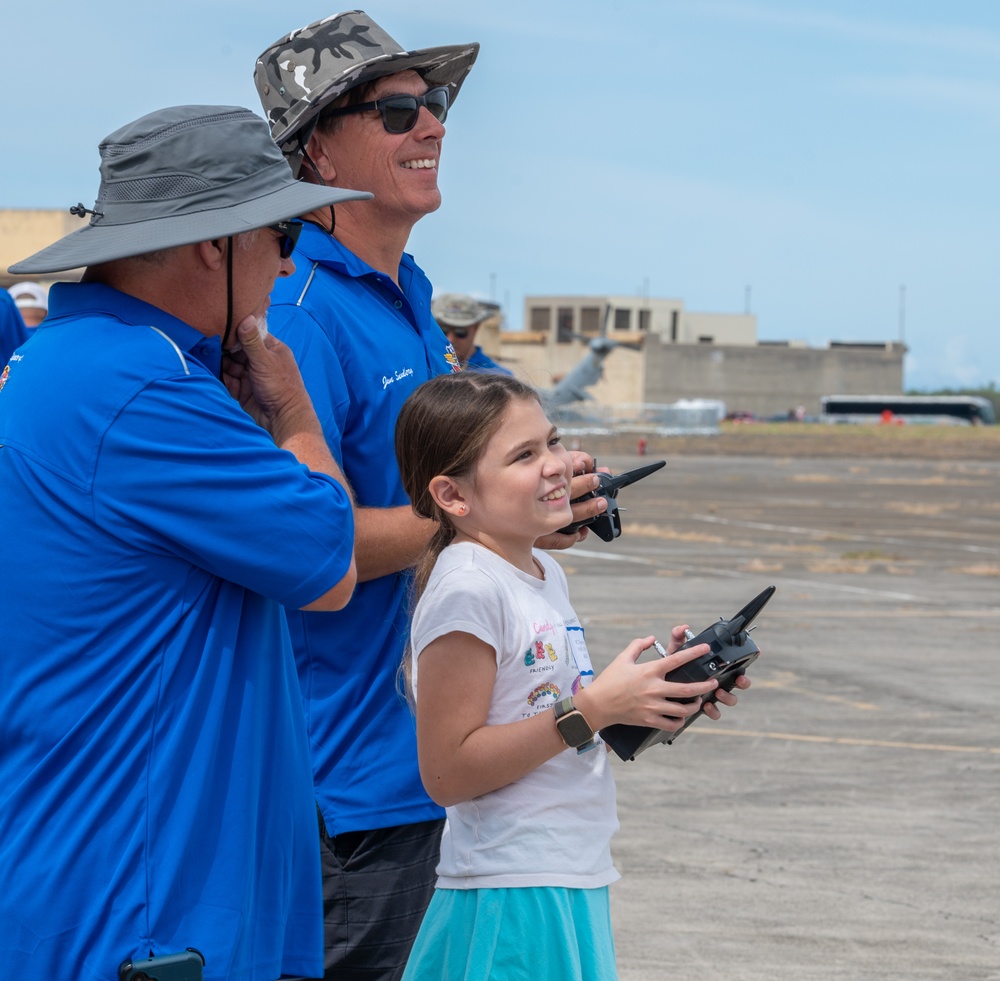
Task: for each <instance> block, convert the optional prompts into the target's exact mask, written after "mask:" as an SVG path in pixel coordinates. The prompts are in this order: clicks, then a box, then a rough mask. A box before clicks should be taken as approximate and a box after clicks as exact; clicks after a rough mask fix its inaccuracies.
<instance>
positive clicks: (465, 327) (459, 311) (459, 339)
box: [431, 293, 511, 375]
mask: <svg viewBox="0 0 1000 981" xmlns="http://www.w3.org/2000/svg"><path fill="white" fill-rule="evenodd" d="M431 313H432V314H434V319H435V320H436V321H437V322H438V326H439V327H440V328H441V330H442V331H444V334H445V336H446V337H447V338H448V340H449V341H451V346H452V347H453V348H454V349H455V354H456V355H457V356H458V360H459V363H460V364H461V365H462V367H463V368H466V369H468V370H469V371H499V372H502V373H503V374H505V375H509V374H511V372H510V371H508V370H507V369H506V368H504V367H502V366H501V365H498V364H497V363H496V361H494V360H493V359H492V358H491V357H490V356H489V355H488V354H484V353H483V349H482V348H481V347H480V346H479V345H478V344H477V343H476V333H477V331H478V330H479V325H480V324H482V323H483V321H485V320H488V319H489V318H490V317H491V316H492V313H491V311H490V310H489V308H488V307H484V306H483V305H482V304H481V303H480V302H479V301H478V300H475V299H473V298H472V297H471V296H465V295H464V294H462V293H443V294H442V295H441V296H438V297H436V298H435V299H434V300H433V302H432V303H431Z"/></svg>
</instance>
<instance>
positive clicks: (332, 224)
mask: <svg viewBox="0 0 1000 981" xmlns="http://www.w3.org/2000/svg"><path fill="white" fill-rule="evenodd" d="M302 162H303V163H306V164H309V169H310V170H311V171H312V172H313V173H314V174H315V175H316V180H318V181H319V182H320V184H322V185H323V187H329V186H330V185H329V184H327V182H326V178H324V177H323V175H322V174H321V173H320V172H319V168H317V166H316V164H314V163H313V159H312V157H310V156H309V154H308V153H306V151H305V150H304V149H303V151H302ZM304 221H308V222H309V224H310V225H315V226H316V227H317V228H323V226H322V225H321V224H320V223H319V222H318V221H312V220H310V219H309V218H306V219H304ZM336 227H337V214H336V212H335V211H334V210H333V205H332V204H331V205H330V227H329V229H326V228H323V231H324V232H329V235H330V237H331V238H335V237H336V236H334V234H333V232H334V229H335V228H336Z"/></svg>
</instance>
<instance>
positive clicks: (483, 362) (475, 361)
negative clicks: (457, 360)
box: [465, 344, 513, 375]
mask: <svg viewBox="0 0 1000 981" xmlns="http://www.w3.org/2000/svg"><path fill="white" fill-rule="evenodd" d="M465 367H466V369H467V370H468V371H495V372H496V373H497V374H500V375H513V372H512V371H510V370H509V369H507V368H505V367H504V366H503V365H502V364H497V363H496V361H494V360H493V359H492V358H491V357H490V356H489V355H488V354H485V353H484V352H483V349H482V348H481V347H480V346H479V345H478V344H477V345H476V347H475V349H474V350H473V352H472V354H471V356H470V357H469V360H468V361H466V362H465Z"/></svg>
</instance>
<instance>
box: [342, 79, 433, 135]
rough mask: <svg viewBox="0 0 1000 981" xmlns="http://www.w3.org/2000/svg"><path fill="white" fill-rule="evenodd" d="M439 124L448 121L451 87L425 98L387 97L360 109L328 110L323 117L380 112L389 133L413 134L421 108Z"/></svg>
mask: <svg viewBox="0 0 1000 981" xmlns="http://www.w3.org/2000/svg"><path fill="white" fill-rule="evenodd" d="M421 106H424V107H426V109H427V111H428V112H429V113H430V114H431V115H432V116H433V117H434V118H435V119H436V120H437V121H438V122H439V123H443V122H444V121H445V120H446V119H447V118H448V86H447V85H439V86H438V87H437V88H434V89H428V90H427V92H426V93H424V95H387V96H386V97H385V98H384V99H376V100H375V101H374V102H362V103H361V104H360V105H357V106H344V107H343V108H341V109H328V110H327V111H326V112H325V113H324V114H323V115H324V116H325V117H330V116H346V115H347V114H348V113H352V112H370V111H372V110H374V109H377V110H378V111H379V112H380V113H381V114H382V126H383V127H384V128H385V131H386V132H387V133H409V131H410V130H411V129H413V127H414V126H416V125H417V117H418V116H419V115H420V107H421Z"/></svg>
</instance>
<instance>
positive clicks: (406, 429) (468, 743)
mask: <svg viewBox="0 0 1000 981" xmlns="http://www.w3.org/2000/svg"><path fill="white" fill-rule="evenodd" d="M396 455H397V457H398V459H399V465H400V470H401V472H402V475H403V483H404V486H405V488H406V491H407V493H408V494H409V496H410V500H411V502H412V505H413V509H414V511H416V513H417V514H418V515H421V516H422V517H425V518H432V519H434V520H436V521H437V522H438V524H439V527H438V530H437V532H436V534H435V536H434V538H433V539H432V540H431V542H430V544H429V545H428V548H427V551H426V553H425V555H424V558H423V560H422V563H421V565H420V567H419V568H418V570H417V577H416V592H417V596H418V602H417V606H416V610H415V613H414V617H413V627H412V634H411V648H412V656H411V661H410V665H409V666H410V671H411V677H410V681H411V686H412V692H413V696H414V699H415V702H416V715H417V743H418V752H419V759H420V772H421V777H422V779H423V782H424V785H425V787H426V788H427V792H428V793H429V794H430V796H431V797H432V798H433V799H434V800H436V801H437V802H438V803H439V804H441V805H443V806H444V807H446V808H447V814H448V820H447V824H446V827H445V832H444V837H443V839H442V843H441V861H440V864H439V865H438V882H437V887H436V889H435V893H434V897H433V899H432V900H431V904H430V907H429V908H428V911H427V915H426V917H425V918H424V921H423V925H422V926H421V929H420V933H419V935H418V937H417V940H416V943H415V945H414V947H413V951H412V953H411V955H410V960H409V963H408V965H407V968H406V973H405V974H404V981H406V979H414V981H417V979H419V981H426V979H428V978H434V979H435V981H437V979H442V981H450V979H462V981H474V979H475V981H479V979H486V978H490V979H513V978H518V979H522V978H523V979H527V978H529V977H532V978H536V977H537V978H545V979H546V981H563V979H565V981H571V979H572V981H581V979H587V981H608V979H613V978H615V977H616V976H617V975H616V970H615V956H614V942H613V939H612V933H611V921H610V915H609V908H608V889H607V887H608V884H609V883H611V882H613V881H614V880H616V879H617V878H618V873H617V872H616V871H615V869H614V867H613V865H612V863H611V848H610V843H611V836H612V835H613V834H614V832H615V831H616V830H617V828H618V819H617V817H616V813H615V787H614V780H613V777H612V774H611V769H610V767H609V764H608V758H607V752H606V747H605V746H604V744H603V743H602V741H601V737H600V735H599V734H598V730H599V729H601V728H602V727H604V726H607V725H610V724H611V723H614V722H625V723H631V724H633V725H643V726H656V727H657V728H660V729H669V730H673V729H677V728H679V727H680V725H681V723H682V721H683V719H684V718H685V717H686V716H688V715H690V714H693V713H694V712H696V711H697V710H698V708H699V707H700V705H701V699H700V698H695V699H694V701H692V702H689V703H680V702H675V701H669V702H668V703H667V704H665V703H664V700H665V699H667V700H670V699H680V698H689V697H691V696H702V695H705V694H707V693H708V692H710V691H713V690H714V689H715V688H716V686H717V682H715V681H706V682H700V683H698V684H685V685H681V684H673V683H668V682H666V681H664V680H663V679H664V675H665V674H666V673H667V671H669V670H671V669H672V668H673V667H675V666H677V665H678V664H681V663H683V662H684V661H687V660H690V659H691V658H694V657H700V656H701V655H702V654H704V653H706V652H707V650H708V648H707V646H705V645H701V646H699V647H696V648H693V649H691V650H689V651H684V652H682V653H677V654H675V653H674V651H676V649H677V648H678V647H679V646H680V644H681V643H683V638H684V629H685V628H684V627H683V626H681V627H675V628H674V630H673V631H672V634H671V640H670V645H669V648H668V655H669V656H668V657H667V658H666V659H655V660H652V661H645V662H643V663H638V662H637V658H638V657H639V655H640V654H641V653H642V651H644V650H645V649H647V648H648V647H650V646H651V645H652V644H653V637H645V638H642V639H637V640H633V641H632V643H631V644H629V645H628V647H626V648H625V650H624V651H622V652H621V654H619V655H618V657H617V658H616V659H615V660H614V661H613V662H612V663H611V664H610V665H609V666H608V667H607V668H606V669H605V670H604V671H603V672H602V673H601V675H600V677H598V678H596V679H594V672H593V669H592V668H591V663H590V656H589V654H588V653H587V645H586V643H585V641H584V636H583V628H582V627H581V625H580V621H579V619H578V618H577V616H576V614H575V613H574V612H573V608H572V607H571V606H570V602H569V596H568V593H567V588H566V577H565V575H564V574H563V572H562V569H561V568H560V567H559V565H558V564H557V563H556V562H555V561H554V560H553V559H552V558H551V557H550V556H549V555H548V554H546V553H545V552H541V551H538V550H537V549H535V548H534V547H533V546H534V543H535V541H536V540H537V539H539V538H540V537H542V536H544V535H549V534H551V533H553V532H556V531H558V530H559V529H560V528H563V527H565V526H566V525H568V524H569V523H570V522H571V520H572V515H571V509H570V502H569V493H568V491H569V480H570V478H571V476H572V465H571V462H570V458H569V455H568V453H567V452H566V450H565V449H564V448H563V446H562V444H561V443H560V442H559V436H558V434H557V432H556V430H555V427H554V426H553V425H552V423H551V422H549V420H548V419H547V418H546V416H545V412H544V411H543V409H542V407H541V404H540V403H539V401H538V397H537V395H536V394H535V392H534V390H533V389H531V388H529V387H528V386H526V385H524V384H522V383H521V382H519V381H517V380H516V379H514V378H511V377H508V376H505V375H498V374H488V373H473V372H462V373H461V374H454V375H442V376H440V377H438V378H435V379H433V380H431V381H429V382H426V383H425V384H423V385H422V386H421V387H420V388H419V389H418V390H417V391H415V392H414V393H413V394H412V395H411V396H410V398H409V399H408V400H407V402H406V404H405V405H404V406H403V409H402V411H401V413H400V415H399V419H398V422H397V425H396ZM748 684H749V682H747V681H745V680H743V681H742V682H741V684H740V687H746V686H747V685H748ZM718 697H719V700H720V701H721V702H723V703H724V704H727V705H731V704H734V703H735V701H736V698H735V696H734V695H731V694H729V693H727V692H720V693H719V695H718ZM668 711H669V714H670V717H666V715H665V713H666V712H668ZM705 711H706V714H707V715H709V716H710V717H712V718H718V717H719V713H718V709H717V708H716V706H715V705H714V704H709V705H707V706H706V709H705Z"/></svg>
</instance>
